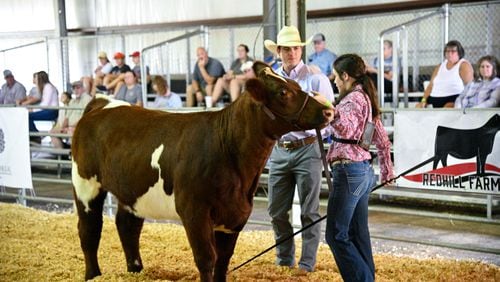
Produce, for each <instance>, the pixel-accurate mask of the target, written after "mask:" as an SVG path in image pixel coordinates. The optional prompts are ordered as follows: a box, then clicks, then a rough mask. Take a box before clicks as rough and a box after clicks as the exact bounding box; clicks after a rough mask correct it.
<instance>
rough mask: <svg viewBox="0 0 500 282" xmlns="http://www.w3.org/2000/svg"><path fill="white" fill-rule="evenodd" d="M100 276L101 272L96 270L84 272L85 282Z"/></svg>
mask: <svg viewBox="0 0 500 282" xmlns="http://www.w3.org/2000/svg"><path fill="white" fill-rule="evenodd" d="M100 275H101V270H99V269H97V270H91V271H86V272H85V281H87V280H90V279H94V278H96V277H97V276H100Z"/></svg>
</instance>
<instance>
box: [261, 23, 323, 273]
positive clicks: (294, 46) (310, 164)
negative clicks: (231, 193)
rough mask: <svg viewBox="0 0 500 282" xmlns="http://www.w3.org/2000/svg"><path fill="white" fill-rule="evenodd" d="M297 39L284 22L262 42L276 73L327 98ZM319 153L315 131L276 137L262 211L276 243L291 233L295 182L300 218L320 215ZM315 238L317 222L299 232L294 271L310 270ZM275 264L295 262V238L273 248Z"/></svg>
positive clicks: (306, 219)
mask: <svg viewBox="0 0 500 282" xmlns="http://www.w3.org/2000/svg"><path fill="white" fill-rule="evenodd" d="M309 42H311V39H309V40H307V41H306V42H302V41H301V39H300V34H299V31H298V30H297V28H296V27H294V26H284V27H283V28H282V29H281V31H280V32H279V33H278V41H277V42H276V43H275V42H274V41H271V40H265V41H264V45H265V46H266V48H267V49H268V50H269V51H271V52H272V53H274V54H278V55H279V57H280V58H281V59H282V65H281V67H280V68H278V70H277V71H276V73H278V74H279V75H281V76H283V77H285V78H288V79H292V80H294V81H296V82H297V83H298V84H299V85H300V87H301V88H302V90H303V91H304V92H311V91H316V92H319V93H321V94H322V95H324V96H326V97H322V98H323V99H325V100H328V101H330V102H331V101H333V90H332V86H331V84H330V81H329V80H328V78H327V77H326V76H325V75H324V74H322V73H313V72H312V70H311V69H310V68H309V66H307V65H305V64H304V62H303V61H302V59H301V58H302V51H303V47H304V46H305V45H307V44H309ZM329 129H330V128H325V129H323V130H322V131H321V134H322V137H323V139H325V138H327V137H328V136H330V135H331V132H330V130H329ZM321 177H322V169H321V153H320V149H319V144H318V142H317V137H316V132H315V130H307V131H294V132H290V133H287V134H285V135H283V136H281V137H280V139H279V140H278V142H277V144H276V146H275V147H274V149H273V151H272V153H271V156H270V159H269V183H268V189H269V194H268V197H269V203H268V212H269V215H270V216H271V223H272V225H273V230H274V234H275V236H274V237H275V240H276V242H280V241H281V240H282V239H283V238H286V237H288V236H291V235H292V234H293V227H292V225H291V224H290V221H289V212H290V210H291V209H292V203H293V196H294V193H295V187H297V192H298V195H299V201H300V208H301V216H300V219H301V223H302V226H306V225H308V224H310V223H312V222H313V221H315V220H317V219H319V218H320V215H319V192H320V188H321ZM320 237H321V229H320V225H319V224H318V225H315V226H313V227H311V228H309V229H307V230H305V231H304V232H302V254H301V257H300V260H299V263H298V266H299V273H304V272H311V271H314V266H315V264H316V253H317V250H318V245H319V241H320ZM276 256H277V258H276V264H278V265H281V266H288V267H295V263H296V262H295V243H294V240H288V241H285V242H283V243H282V244H280V245H279V246H278V247H277V248H276Z"/></svg>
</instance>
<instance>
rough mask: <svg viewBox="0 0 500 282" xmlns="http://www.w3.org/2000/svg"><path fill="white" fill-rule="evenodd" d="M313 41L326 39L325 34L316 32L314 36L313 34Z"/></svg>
mask: <svg viewBox="0 0 500 282" xmlns="http://www.w3.org/2000/svg"><path fill="white" fill-rule="evenodd" d="M312 41H313V42H316V41H325V35H324V34H323V33H316V34H315V35H314V36H313V40H312Z"/></svg>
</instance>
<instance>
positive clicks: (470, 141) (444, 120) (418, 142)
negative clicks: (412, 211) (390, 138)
mask: <svg viewBox="0 0 500 282" xmlns="http://www.w3.org/2000/svg"><path fill="white" fill-rule="evenodd" d="M394 126H395V128H394V159H395V160H394V164H395V170H396V174H399V173H401V172H403V171H405V170H406V169H408V168H410V167H413V166H414V165H416V164H418V163H420V162H423V161H425V160H426V159H429V158H430V157H432V156H435V159H434V161H433V162H431V163H429V164H427V165H425V166H423V167H422V168H420V169H418V170H416V171H413V172H411V174H409V175H406V176H404V177H401V178H400V179H399V180H398V181H397V184H398V185H399V186H402V187H411V188H421V189H437V190H451V191H463V192H476V193H488V194H500V192H499V190H500V133H499V130H500V115H499V111H498V110H497V109H491V110H480V111H473V110H471V111H468V112H467V113H464V112H463V111H461V110H428V111H427V110H426V111H421V110H402V111H398V112H397V113H396V114H395V120H394ZM497 133H498V134H497Z"/></svg>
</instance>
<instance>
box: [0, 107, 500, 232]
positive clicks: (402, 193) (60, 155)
mask: <svg viewBox="0 0 500 282" xmlns="http://www.w3.org/2000/svg"><path fill="white" fill-rule="evenodd" d="M30 108H48V109H62V108H63V107H37V106H30ZM2 109H3V108H2V107H0V111H1V110H2ZM64 109H68V110H80V109H78V108H69V107H64ZM206 110H207V109H205V108H201V107H193V108H180V109H175V110H169V111H170V112H178V113H188V112H200V111H206ZM208 110H210V111H217V110H220V108H212V109H208ZM493 111H494V110H493ZM406 112H418V114H419V116H420V117H422V118H426V119H431V120H433V119H434V118H435V117H436V115H438V113H440V112H442V113H451V112H453V113H454V114H460V115H467V114H468V113H471V112H475V113H479V114H484V115H485V116H487V115H489V114H491V110H489V111H488V110H471V111H469V110H468V111H466V112H465V114H464V112H463V111H461V110H455V111H453V110H436V109H434V110H429V109H425V110H403V109H400V110H397V111H394V110H392V109H384V110H383V117H384V119H383V123H384V126H385V128H386V130H387V132H388V133H389V135H392V134H394V139H395V140H394V144H395V146H394V147H393V149H392V151H393V153H394V155H395V161H396V173H398V172H400V171H401V170H404V169H407V168H408V167H411V166H413V165H415V164H416V163H417V162H418V158H417V157H416V156H413V157H410V159H411V160H412V161H413V162H415V163H411V165H408V166H407V167H406V165H405V164H402V163H400V162H399V159H398V155H399V154H400V153H399V151H396V149H398V148H399V147H398V144H399V145H403V144H404V143H400V142H401V141H400V140H399V138H400V135H401V134H400V133H399V131H400V130H402V129H401V127H400V126H398V125H397V124H398V122H399V119H400V117H402V116H403V115H404V113H406ZM429 113H432V115H430V114H429ZM454 119H456V118H454ZM413 120H417V119H413ZM394 122H395V125H396V126H395V127H394V126H393V123H394ZM47 130H48V129H47ZM416 131H417V132H420V131H419V130H416ZM433 132H434V131H433ZM29 135H30V136H56V137H63V138H69V137H70V136H69V135H67V134H55V133H49V132H48V131H40V132H38V133H35V132H30V133H29ZM497 139H498V137H497ZM412 140H413V141H415V144H417V141H418V138H416V139H415V138H412ZM329 145H330V144H328V143H325V149H326V150H328V148H329ZM495 145H496V146H498V145H500V142H496V143H495ZM404 146H406V145H404ZM417 147H418V146H417ZM427 147H428V148H431V147H432V146H427ZM495 148H497V147H495ZM398 150H399V149H398ZM29 151H30V152H31V153H33V152H42V153H50V154H54V155H55V156H56V157H55V159H53V158H52V159H36V158H31V167H32V168H35V167H43V168H44V169H48V170H49V171H52V173H49V174H47V173H45V174H43V175H38V174H34V175H33V177H32V180H33V181H34V182H35V183H36V182H49V183H59V184H67V185H68V186H70V185H71V177H70V174H69V173H68V172H69V171H70V169H71V161H70V160H69V157H70V149H54V148H52V147H50V146H49V145H48V143H47V142H42V146H30V147H29ZM370 151H372V152H376V148H375V147H373V146H372V148H371V149H370ZM493 152H495V153H496V154H497V155H498V152H500V150H496V151H493ZM401 154H404V155H405V156H406V153H405V150H402V153H401ZM416 154H417V155H418V156H420V155H421V156H422V157H424V156H425V157H428V155H429V154H430V153H425V154H424V153H416ZM450 161H451V159H450ZM454 161H455V160H454ZM398 166H399V167H398ZM496 166H497V167H498V164H496ZM374 168H375V172H376V174H378V173H379V168H378V164H377V159H375V160H374ZM63 172H66V173H63ZM497 177H498V176H497ZM267 179H268V171H267V169H265V171H264V173H263V174H262V175H261V178H260V181H259V183H260V185H261V186H262V187H263V188H264V189H263V191H266V189H265V188H266V187H267ZM495 181H496V180H495ZM2 185H3V186H5V185H4V184H2V183H1V182H0V187H1V186H2ZM408 186H410V185H406V184H404V183H399V181H398V183H397V185H395V186H389V187H384V188H381V189H379V190H377V191H374V192H373V194H375V195H378V197H380V198H386V197H403V198H409V199H423V200H435V201H443V202H452V203H457V204H474V205H481V206H486V217H485V218H478V217H477V216H468V215H457V214H453V215H452V214H441V213H436V212H428V211H421V210H409V209H401V208H391V207H379V206H377V207H370V210H375V211H384V212H394V213H404V214H417V215H423V216H430V217H443V218H454V219H462V220H472V221H485V222H495V223H500V221H499V220H496V219H493V218H492V214H493V208H494V207H496V206H498V205H499V201H498V199H497V198H498V196H499V194H498V190H496V193H490V192H488V191H482V192H477V191H474V190H471V189H469V190H465V189H456V188H454V189H445V190H443V189H428V188H418V187H411V186H410V187H408ZM322 190H323V192H326V191H328V188H327V184H326V178H323V181H322ZM35 192H36V186H35V189H34V190H31V189H20V190H19V191H18V193H7V192H6V190H5V188H2V189H0V196H4V197H11V198H16V199H17V200H18V202H19V203H22V204H26V201H40V202H52V203H61V204H69V203H72V200H70V199H60V198H52V197H40V196H37V195H36V193H35ZM27 193H31V194H29V195H28V194H27ZM255 201H256V202H267V197H262V196H256V197H255ZM294 204H295V205H296V207H295V208H294V210H293V212H292V214H293V217H294V218H295V219H294V220H293V222H294V226H296V227H298V226H300V209H299V208H298V199H295V200H294ZM321 206H323V207H326V201H322V202H321ZM106 208H107V214H108V215H110V216H112V215H113V214H114V210H115V209H116V203H115V202H114V201H113V199H112V197H108V199H107V201H106ZM249 223H252V224H264V225H269V224H270V223H269V222H259V221H249Z"/></svg>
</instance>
